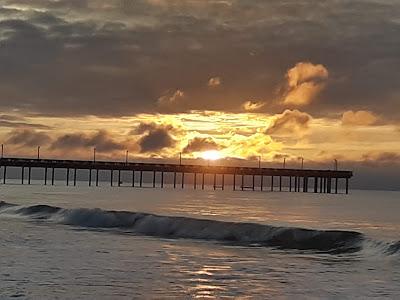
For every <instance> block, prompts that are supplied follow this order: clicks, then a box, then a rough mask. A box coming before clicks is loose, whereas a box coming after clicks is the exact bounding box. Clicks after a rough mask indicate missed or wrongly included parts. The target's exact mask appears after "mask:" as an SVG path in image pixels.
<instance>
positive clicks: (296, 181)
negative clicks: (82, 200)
mask: <svg viewBox="0 0 400 300" xmlns="http://www.w3.org/2000/svg"><path fill="white" fill-rule="evenodd" d="M0 167H2V168H3V170H2V171H3V172H2V181H3V183H4V184H6V183H7V168H10V167H14V168H15V167H17V168H21V184H24V179H25V174H24V173H25V171H27V172H28V173H27V174H28V176H27V177H28V178H27V183H28V184H31V177H32V176H31V173H32V172H31V171H32V169H33V168H40V169H43V171H44V173H43V177H42V178H43V183H44V185H47V184H48V183H49V178H48V173H49V172H48V171H49V170H50V171H51V176H50V183H51V185H54V181H55V176H54V175H55V174H54V172H55V170H56V169H64V170H65V172H66V173H65V174H66V176H65V181H66V185H71V182H70V177H71V176H70V172H72V173H73V179H72V185H74V186H75V185H76V183H77V170H88V177H87V180H88V185H89V186H91V185H95V186H98V185H99V171H109V172H110V173H109V174H110V175H109V178H110V185H111V186H113V184H114V183H115V182H114V179H115V177H114V176H115V172H117V176H118V181H117V185H118V186H121V183H122V181H121V172H131V174H132V176H131V179H132V181H131V186H132V187H143V174H144V173H145V172H150V173H152V175H153V178H152V182H151V183H152V187H153V188H156V187H159V188H164V186H165V180H164V175H165V174H167V173H172V174H173V181H172V186H173V187H174V188H177V187H180V188H184V187H185V174H193V177H192V180H191V184H193V185H192V186H193V188H194V189H197V188H201V189H205V186H206V185H205V176H206V175H212V176H213V185H212V187H213V189H214V190H216V189H222V190H224V189H225V188H226V186H227V184H226V177H228V176H229V177H230V179H231V183H232V184H231V186H232V188H233V190H253V191H255V190H259V191H266V190H270V191H276V190H278V191H289V192H305V193H307V192H314V193H336V194H337V193H338V192H339V184H340V183H339V181H344V183H345V185H344V190H345V192H346V194H348V193H349V179H350V178H351V177H352V176H353V173H352V172H351V171H338V170H310V169H286V168H261V167H259V168H251V167H232V166H203V165H190V164H159V163H134V162H109V161H80V160H54V159H24V158H1V159H0ZM93 173H94V174H93ZM157 174H159V175H160V176H158V177H159V180H158V181H157V176H156V175H157ZM177 174H181V176H180V180H179V181H178V178H177ZM137 175H139V181H138V182H137V181H136V179H137V177H136V176H137ZM199 177H200V178H199ZM246 177H250V182H251V183H250V184H248V180H245V179H248V178H246ZM93 179H94V182H93ZM266 179H269V185H267V184H266V183H267V182H266ZM284 179H285V180H286V183H285V184H283V180H284ZM256 180H257V181H258V185H256ZM186 185H187V183H186ZM310 185H311V186H310ZM284 188H286V189H284Z"/></svg>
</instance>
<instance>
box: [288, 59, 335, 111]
mask: <svg viewBox="0 0 400 300" xmlns="http://www.w3.org/2000/svg"><path fill="white" fill-rule="evenodd" d="M328 77H329V72H328V70H327V69H326V68H325V67H324V66H323V65H314V64H312V63H310V62H300V63H298V64H296V65H295V66H294V67H293V68H291V69H290V70H289V71H288V72H287V74H286V78H287V90H286V93H285V96H284V99H283V104H285V105H295V106H305V105H308V104H310V103H311V102H313V101H314V100H315V99H316V97H317V96H318V95H319V93H321V91H322V90H323V89H324V88H325V86H326V81H327V79H328Z"/></svg>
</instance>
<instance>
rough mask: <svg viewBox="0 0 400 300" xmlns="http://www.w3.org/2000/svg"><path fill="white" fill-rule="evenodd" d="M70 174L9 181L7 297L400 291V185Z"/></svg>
mask: <svg viewBox="0 0 400 300" xmlns="http://www.w3.org/2000/svg"><path fill="white" fill-rule="evenodd" d="M34 183H35V182H34ZM64 185H65V183H63V182H57V183H56V186H42V185H40V184H39V183H36V184H33V185H30V186H27V185H24V186H21V185H17V184H15V185H13V184H10V185H1V186H0V201H2V202H0V299H10V298H19V299H195V298H201V299H224V298H225V299H233V298H235V299H367V298H372V299H373V298H375V299H396V298H397V299H398V298H399V297H400V237H399V232H400V217H399V212H400V192H385V191H359V190H353V191H351V193H350V194H349V195H327V194H313V193H308V194H304V193H288V192H273V193H272V192H252V191H251V192H250V191H245V192H242V191H236V192H234V191H229V190H226V191H213V190H206V191H201V190H192V189H190V188H186V189H184V190H181V189H176V190H174V189H172V188H166V189H152V188H142V189H138V188H131V187H121V188H117V187H108V186H106V183H104V186H101V187H87V186H86V184H85V183H80V185H79V186H77V187H66V186H64Z"/></svg>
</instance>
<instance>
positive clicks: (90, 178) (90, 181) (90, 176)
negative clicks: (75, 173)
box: [89, 169, 92, 186]
mask: <svg viewBox="0 0 400 300" xmlns="http://www.w3.org/2000/svg"><path fill="white" fill-rule="evenodd" d="M89 186H92V169H89Z"/></svg>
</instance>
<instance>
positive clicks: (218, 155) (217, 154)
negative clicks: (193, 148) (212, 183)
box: [201, 150, 222, 160]
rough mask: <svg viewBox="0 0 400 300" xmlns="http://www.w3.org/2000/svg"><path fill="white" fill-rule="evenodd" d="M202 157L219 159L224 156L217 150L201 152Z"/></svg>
mask: <svg viewBox="0 0 400 300" xmlns="http://www.w3.org/2000/svg"><path fill="white" fill-rule="evenodd" d="M201 157H202V158H203V159H206V160H218V159H221V158H222V155H221V153H220V152H219V151H217V150H209V151H205V152H203V153H202V154H201Z"/></svg>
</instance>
